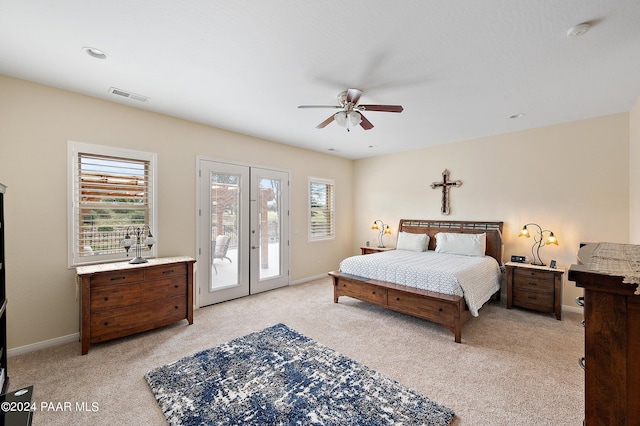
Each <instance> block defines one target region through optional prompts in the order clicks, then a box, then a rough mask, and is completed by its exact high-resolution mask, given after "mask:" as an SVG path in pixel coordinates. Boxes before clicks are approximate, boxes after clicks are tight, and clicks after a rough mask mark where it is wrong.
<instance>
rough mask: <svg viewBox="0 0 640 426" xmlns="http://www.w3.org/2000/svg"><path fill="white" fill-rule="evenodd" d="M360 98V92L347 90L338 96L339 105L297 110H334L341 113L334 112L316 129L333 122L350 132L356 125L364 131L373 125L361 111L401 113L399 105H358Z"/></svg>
mask: <svg viewBox="0 0 640 426" xmlns="http://www.w3.org/2000/svg"><path fill="white" fill-rule="evenodd" d="M360 96H362V90H358V89H349V90H345V91H344V92H340V93H339V94H338V103H339V104H340V105H300V106H298V108H335V109H339V110H341V111H338V112H336V113H335V114H333V115H331V116H330V117H329V118H327V119H326V120H324V121H323V122H322V123H320V124H318V125H317V126H316V128H317V129H322V128H324V127H326V126H327V125H328V124H329V123H331V122H332V121H334V120H335V122H336V123H338V125H340V126H342V127H346V128H347V131H350V127H353V126H357V125H358V124H359V125H360V126H361V127H362V128H363V129H364V130H371V129H372V128H373V124H371V122H370V121H369V120H367V118H366V117H365V116H364V115H362V111H381V112H402V110H403V108H402V106H401V105H358V101H359V100H360Z"/></svg>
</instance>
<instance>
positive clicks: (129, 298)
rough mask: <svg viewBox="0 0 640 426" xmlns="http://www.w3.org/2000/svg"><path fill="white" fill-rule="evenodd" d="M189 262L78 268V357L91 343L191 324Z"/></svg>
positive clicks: (165, 260) (185, 259)
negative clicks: (80, 295) (171, 326)
mask: <svg viewBox="0 0 640 426" xmlns="http://www.w3.org/2000/svg"><path fill="white" fill-rule="evenodd" d="M194 262H195V260H194V259H192V258H189V257H173V258H160V259H149V262H148V263H142V264H136V265H132V264H130V263H128V262H120V263H111V264H103V265H92V266H81V267H78V268H77V274H78V278H79V280H80V286H81V294H82V321H81V330H80V334H81V340H82V354H83V355H84V354H86V353H87V352H88V351H89V347H90V345H91V343H98V342H104V341H106V340H111V339H115V338H118V337H122V336H127V335H130V334H134V333H140V332H142V331H147V330H151V329H154V328H157V327H162V326H165V325H169V324H171V323H174V322H177V321H181V320H183V319H187V321H188V322H189V324H193V264H194Z"/></svg>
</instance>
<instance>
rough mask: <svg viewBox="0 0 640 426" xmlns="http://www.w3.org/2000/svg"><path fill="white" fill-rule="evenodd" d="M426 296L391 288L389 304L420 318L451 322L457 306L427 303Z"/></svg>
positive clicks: (390, 306)
mask: <svg viewBox="0 0 640 426" xmlns="http://www.w3.org/2000/svg"><path fill="white" fill-rule="evenodd" d="M424 302H425V298H424V297H422V296H420V295H417V294H411V293H406V292H403V291H398V290H393V289H389V290H388V293H387V306H389V308H390V309H393V310H395V311H398V310H399V311H400V312H403V313H406V314H409V315H412V316H416V317H418V318H423V319H427V320H437V321H438V322H439V323H445V324H449V323H451V322H453V320H454V318H455V311H456V307H455V306H453V305H450V306H440V307H438V308H436V307H431V306H429V305H428V304H425V303H424Z"/></svg>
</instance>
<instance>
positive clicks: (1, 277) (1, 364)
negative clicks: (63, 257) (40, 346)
mask: <svg viewBox="0 0 640 426" xmlns="http://www.w3.org/2000/svg"><path fill="white" fill-rule="evenodd" d="M6 190H7V187H6V186H4V185H2V184H0V389H1V391H0V393H5V392H6V391H7V385H8V384H9V376H8V373H7V285H6V274H5V263H4V261H5V256H4V194H5V192H6Z"/></svg>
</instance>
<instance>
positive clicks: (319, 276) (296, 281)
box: [289, 274, 328, 285]
mask: <svg viewBox="0 0 640 426" xmlns="http://www.w3.org/2000/svg"><path fill="white" fill-rule="evenodd" d="M327 277H328V275H327V274H320V275H314V276H312V277H307V278H302V279H300V280H295V281H291V282H290V283H289V285H296V284H304V283H308V282H309V281H314V280H319V279H322V278H327Z"/></svg>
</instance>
